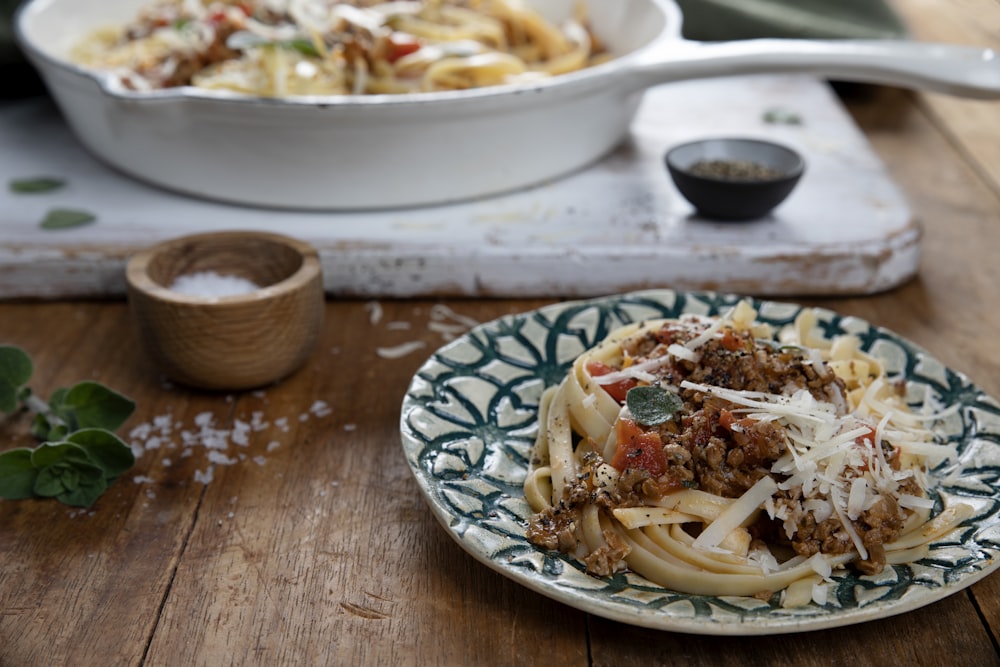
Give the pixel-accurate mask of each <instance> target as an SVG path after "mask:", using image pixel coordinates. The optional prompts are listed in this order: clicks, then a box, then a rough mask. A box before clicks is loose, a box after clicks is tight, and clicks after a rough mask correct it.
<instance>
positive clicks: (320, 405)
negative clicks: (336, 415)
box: [309, 401, 333, 417]
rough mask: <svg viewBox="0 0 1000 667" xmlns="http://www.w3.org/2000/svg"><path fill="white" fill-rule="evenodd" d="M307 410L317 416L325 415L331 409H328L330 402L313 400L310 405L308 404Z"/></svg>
mask: <svg viewBox="0 0 1000 667" xmlns="http://www.w3.org/2000/svg"><path fill="white" fill-rule="evenodd" d="M309 412H311V413H313V414H314V415H316V416H317V417H326V416H327V415H329V414H330V413H332V412H333V410H331V409H330V404H329V403H327V402H326V401H314V402H313V404H312V405H310V406H309Z"/></svg>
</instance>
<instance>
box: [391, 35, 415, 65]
mask: <svg viewBox="0 0 1000 667" xmlns="http://www.w3.org/2000/svg"><path fill="white" fill-rule="evenodd" d="M387 43H388V45H389V49H388V52H387V53H386V55H385V59H386V60H388V61H389V62H390V63H394V62H396V61H397V60H399V59H400V58H402V57H403V56H408V55H410V54H411V53H416V52H417V51H419V50H420V42H419V41H418V40H417V38H416V37H414V36H413V35H408V34H406V33H405V32H394V33H392V34H391V35H389V39H388V40H387Z"/></svg>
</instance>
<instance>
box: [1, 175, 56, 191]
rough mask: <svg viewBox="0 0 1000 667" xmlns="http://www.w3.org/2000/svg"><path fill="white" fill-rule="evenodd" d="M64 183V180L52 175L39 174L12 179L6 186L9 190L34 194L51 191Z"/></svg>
mask: <svg viewBox="0 0 1000 667" xmlns="http://www.w3.org/2000/svg"><path fill="white" fill-rule="evenodd" d="M64 185H66V181H64V180H63V179H61V178H53V177H52V176H39V177H37V178H17V179H14V180H12V181H11V182H10V183H9V184H8V186H9V188H10V191H11V192H18V193H21V194H36V193H40V192H52V191H53V190H58V189H59V188H61V187H63V186H64Z"/></svg>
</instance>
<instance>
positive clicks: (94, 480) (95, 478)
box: [56, 475, 108, 507]
mask: <svg viewBox="0 0 1000 667" xmlns="http://www.w3.org/2000/svg"><path fill="white" fill-rule="evenodd" d="M107 490H108V483H107V482H106V481H105V480H104V478H102V477H100V476H99V475H91V476H86V477H81V478H80V480H79V482H78V483H77V486H76V488H75V489H67V490H66V491H65V492H64V493H60V494H59V495H58V496H56V500H58V501H59V502H61V503H63V504H65V505H71V506H73V507H90V506H92V505H93V504H94V503H95V502H97V499H98V498H100V497H101V494H103V493H104V492H105V491H107Z"/></svg>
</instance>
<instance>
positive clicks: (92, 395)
mask: <svg viewBox="0 0 1000 667" xmlns="http://www.w3.org/2000/svg"><path fill="white" fill-rule="evenodd" d="M60 399H61V402H62V405H61V410H60V412H67V413H68V412H71V413H72V415H73V419H72V421H70V420H67V423H70V424H71V425H72V430H74V431H75V430H77V429H84V428H102V429H106V430H108V431H114V430H116V429H117V428H118V427H119V426H121V425H122V424H124V423H125V420H126V419H128V418H129V416H130V415H131V414H132V411H133V410H135V402H133V401H132V400H131V399H129V398H126V397H125V396H122V395H121V394H119V393H118V392H116V391H114V390H112V389H109V388H108V387H105V386H104V385H103V384H101V383H100V382H90V381H87V382H80V383H79V384H76V385H74V386H72V387H70V389H69V391H67V392H66V393H65V394H64V395H62V396H60Z"/></svg>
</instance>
